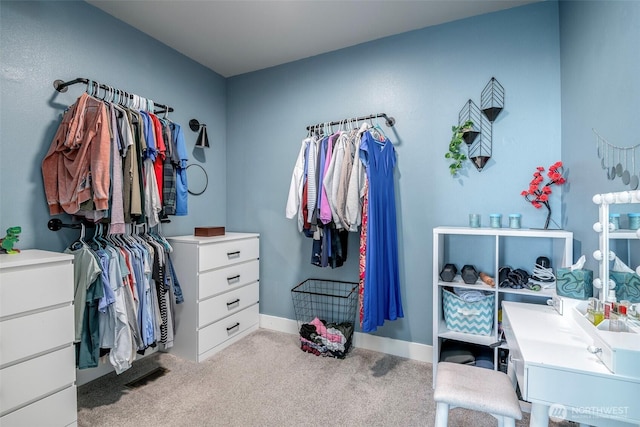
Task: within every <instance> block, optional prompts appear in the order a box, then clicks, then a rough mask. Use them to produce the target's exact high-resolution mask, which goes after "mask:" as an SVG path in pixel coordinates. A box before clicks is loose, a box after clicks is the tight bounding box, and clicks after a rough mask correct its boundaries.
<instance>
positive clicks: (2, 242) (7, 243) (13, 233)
mask: <svg viewBox="0 0 640 427" xmlns="http://www.w3.org/2000/svg"><path fill="white" fill-rule="evenodd" d="M21 232H22V227H9V228H8V229H7V235H6V236H5V237H3V238H2V239H0V253H6V254H18V253H20V249H15V248H14V247H13V244H14V243H15V242H17V241H18V240H20V239H18V235H19V234H20V233H21Z"/></svg>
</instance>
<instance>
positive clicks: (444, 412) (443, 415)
mask: <svg viewBox="0 0 640 427" xmlns="http://www.w3.org/2000/svg"><path fill="white" fill-rule="evenodd" d="M448 422H449V404H448V403H444V402H438V404H437V405H436V424H435V427H447V423H448Z"/></svg>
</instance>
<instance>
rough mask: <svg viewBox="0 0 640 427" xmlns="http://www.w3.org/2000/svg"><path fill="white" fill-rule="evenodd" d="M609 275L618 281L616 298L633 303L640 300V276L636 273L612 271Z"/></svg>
mask: <svg viewBox="0 0 640 427" xmlns="http://www.w3.org/2000/svg"><path fill="white" fill-rule="evenodd" d="M609 277H610V278H611V279H612V280H613V281H614V282H616V287H615V289H614V290H615V291H616V299H617V300H618V301H622V300H628V301H630V302H632V303H637V302H640V276H638V275H637V274H635V273H624V272H622V271H610V272H609Z"/></svg>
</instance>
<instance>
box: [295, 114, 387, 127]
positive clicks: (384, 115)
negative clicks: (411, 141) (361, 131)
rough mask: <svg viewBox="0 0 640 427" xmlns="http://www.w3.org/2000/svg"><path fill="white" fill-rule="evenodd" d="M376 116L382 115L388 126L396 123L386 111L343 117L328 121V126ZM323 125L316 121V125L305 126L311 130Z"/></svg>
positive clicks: (323, 124)
mask: <svg viewBox="0 0 640 427" xmlns="http://www.w3.org/2000/svg"><path fill="white" fill-rule="evenodd" d="M377 117H384V120H385V123H386V124H387V126H389V127H392V126H393V125H395V124H396V119H394V118H393V117H389V116H387V115H386V113H378V114H370V115H368V116H364V117H354V118H347V119H343V120H340V121H336V122H331V123H329V126H334V125H339V124H340V123H344V122H348V121H350V120H351V121H356V122H359V121H362V120H369V119H375V118H377ZM325 125H326V123H318V124H316V125H309V126H307V130H311V129H314V128H319V127H324V126H325Z"/></svg>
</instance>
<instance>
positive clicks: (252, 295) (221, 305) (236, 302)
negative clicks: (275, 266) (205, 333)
mask: <svg viewBox="0 0 640 427" xmlns="http://www.w3.org/2000/svg"><path fill="white" fill-rule="evenodd" d="M259 298H260V290H259V288H258V282H254V283H252V284H250V285H247V286H243V287H242V288H237V289H235V290H233V291H230V292H227V293H224V294H222V295H218V296H216V297H213V298H209V299H207V300H204V301H200V304H198V326H199V327H203V326H206V325H208V324H210V323H213V322H215V321H216V320H218V319H222V318H223V317H226V316H228V315H229V314H231V313H235V312H236V311H240V310H242V309H244V308H246V307H248V306H250V305H251V304H255V303H256V302H258V299H259Z"/></svg>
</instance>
